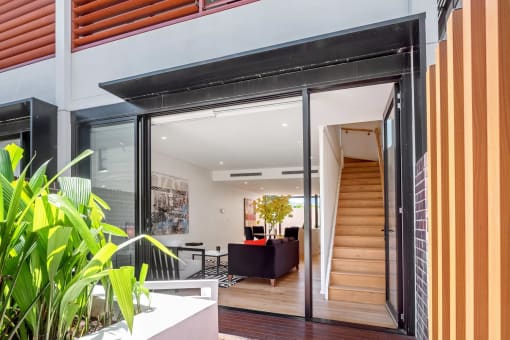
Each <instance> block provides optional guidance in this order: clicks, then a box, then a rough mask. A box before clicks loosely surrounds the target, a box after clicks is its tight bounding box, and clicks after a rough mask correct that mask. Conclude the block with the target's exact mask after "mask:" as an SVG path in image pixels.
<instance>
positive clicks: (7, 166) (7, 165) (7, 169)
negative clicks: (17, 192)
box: [0, 149, 14, 182]
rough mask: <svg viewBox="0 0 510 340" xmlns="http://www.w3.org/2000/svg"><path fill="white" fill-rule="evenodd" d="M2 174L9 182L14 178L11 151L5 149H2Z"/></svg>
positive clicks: (0, 165) (0, 152)
mask: <svg viewBox="0 0 510 340" xmlns="http://www.w3.org/2000/svg"><path fill="white" fill-rule="evenodd" d="M0 174H2V175H3V176H4V177H5V179H7V181H9V182H12V181H13V180H14V173H13V171H12V163H11V157H10V156H9V152H7V150H4V149H0Z"/></svg>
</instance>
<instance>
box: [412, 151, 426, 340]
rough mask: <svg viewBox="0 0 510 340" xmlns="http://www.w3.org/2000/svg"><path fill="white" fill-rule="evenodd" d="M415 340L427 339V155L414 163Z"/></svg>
mask: <svg viewBox="0 0 510 340" xmlns="http://www.w3.org/2000/svg"><path fill="white" fill-rule="evenodd" d="M415 185H416V189H415V194H416V200H415V201H416V225H415V235H416V236H415V237H416V239H415V247H416V250H415V251H416V338H417V339H418V340H426V339H428V277H427V262H428V261H427V257H428V250H427V239H428V228H427V195H426V188H427V155H426V154H425V155H423V157H422V158H421V159H419V160H418V161H417V162H416V179H415Z"/></svg>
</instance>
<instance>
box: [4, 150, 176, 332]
mask: <svg viewBox="0 0 510 340" xmlns="http://www.w3.org/2000/svg"><path fill="white" fill-rule="evenodd" d="M91 154H92V151H90V150H87V151H85V152H83V153H82V154H81V155H79V156H78V157H77V158H76V159H75V160H73V161H72V162H71V163H70V164H69V165H67V166H66V167H64V168H63V169H62V170H61V171H60V172H59V173H58V174H57V175H56V176H55V177H53V178H51V179H49V180H48V179H47V177H46V165H47V163H44V164H43V165H42V166H41V167H40V168H39V169H37V170H36V171H35V172H34V174H33V176H32V178H30V180H29V181H27V180H26V175H27V171H28V170H27V169H28V166H27V167H26V168H25V169H24V170H23V171H22V172H21V175H20V176H19V178H17V179H16V178H14V175H13V173H14V170H15V169H16V168H17V167H18V165H19V161H20V160H21V159H22V157H23V150H22V149H21V148H19V147H17V146H15V145H9V146H7V147H6V148H5V149H4V150H0V336H1V337H2V338H6V339H14V338H15V339H46V340H49V339H69V338H73V337H74V336H76V335H81V334H77V332H78V330H80V327H78V326H77V325H79V324H80V323H81V321H83V320H88V318H89V316H90V315H89V314H90V309H91V308H90V306H91V300H92V298H91V293H92V289H93V287H94V286H95V285H96V284H97V283H99V282H100V283H101V284H102V285H103V287H104V289H105V293H106V303H105V310H104V314H103V315H104V320H102V322H103V323H104V324H105V325H108V324H110V323H111V322H112V310H113V299H114V297H115V298H116V300H117V303H118V305H119V308H120V310H121V312H122V315H123V317H124V319H125V320H126V322H127V324H128V326H129V329H130V330H131V328H132V325H133V317H134V313H135V310H134V306H133V293H134V291H135V283H136V280H135V277H134V268H133V267H122V268H119V269H114V268H113V266H112V261H111V258H112V256H113V255H114V254H115V253H116V252H117V251H118V250H120V249H122V248H124V247H126V246H128V245H129V244H131V243H133V242H136V241H138V240H140V239H141V238H145V239H147V240H149V241H150V242H151V243H153V244H154V245H155V246H157V247H158V248H159V249H161V251H163V252H164V253H166V254H168V255H170V256H173V257H175V256H174V255H173V254H172V253H171V252H170V251H169V250H168V249H167V248H166V247H165V246H163V245H162V244H161V243H159V242H158V241H157V240H155V239H154V238H152V237H150V236H146V235H140V236H137V237H135V238H133V239H130V240H127V241H125V242H124V243H122V244H120V245H116V244H113V243H112V242H111V241H110V237H109V236H108V234H111V235H115V236H123V237H127V235H126V233H125V232H124V231H123V230H121V229H119V228H117V227H115V226H112V225H109V224H106V223H104V222H103V219H104V216H105V215H104V209H109V207H108V205H107V204H106V203H105V202H104V201H103V200H101V199H100V198H99V197H98V196H96V195H94V194H93V193H92V192H91V184H90V180H88V179H83V178H71V177H61V176H62V174H63V173H64V172H65V171H66V170H68V169H69V168H70V167H72V166H73V165H75V164H76V163H78V162H79V161H80V160H82V159H84V158H85V157H88V156H89V155H91ZM57 180H58V183H59V187H60V191H59V192H58V193H52V192H50V190H49V187H50V185H51V184H52V183H54V182H55V181H57ZM145 271H146V269H145ZM140 281H142V280H140ZM142 286H143V283H142ZM140 289H141V288H140ZM140 292H144V293H145V291H143V289H141V290H140ZM85 324H87V323H85ZM81 331H85V329H81Z"/></svg>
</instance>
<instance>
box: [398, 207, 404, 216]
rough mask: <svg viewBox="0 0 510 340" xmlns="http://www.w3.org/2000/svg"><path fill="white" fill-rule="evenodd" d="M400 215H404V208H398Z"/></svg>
mask: <svg viewBox="0 0 510 340" xmlns="http://www.w3.org/2000/svg"><path fill="white" fill-rule="evenodd" d="M398 213H399V214H401V215H402V214H403V213H404V209H402V207H400V208H398Z"/></svg>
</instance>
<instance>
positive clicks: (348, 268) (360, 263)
mask: <svg viewBox="0 0 510 340" xmlns="http://www.w3.org/2000/svg"><path fill="white" fill-rule="evenodd" d="M385 268H386V267H385V263H384V260H359V259H337V258H333V259H332V260H331V271H332V272H349V273H367V274H380V275H384V273H385V272H386V269H385Z"/></svg>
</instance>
